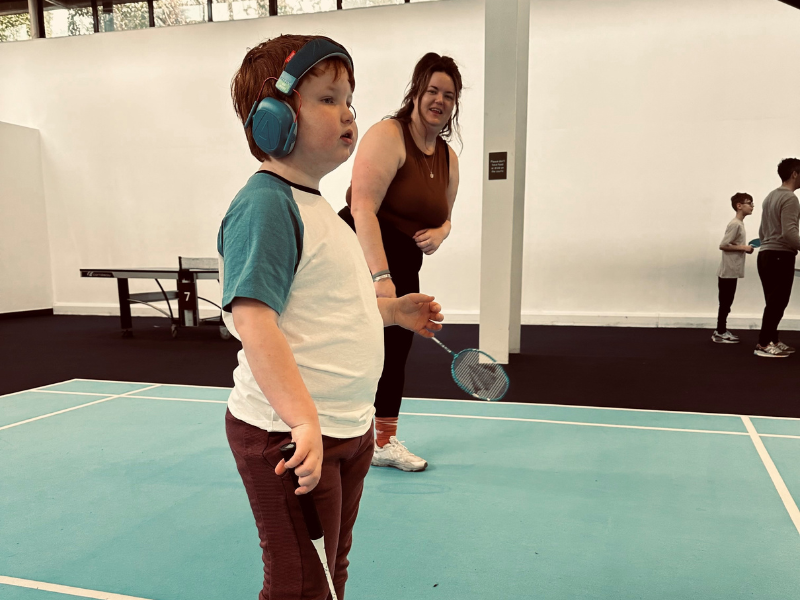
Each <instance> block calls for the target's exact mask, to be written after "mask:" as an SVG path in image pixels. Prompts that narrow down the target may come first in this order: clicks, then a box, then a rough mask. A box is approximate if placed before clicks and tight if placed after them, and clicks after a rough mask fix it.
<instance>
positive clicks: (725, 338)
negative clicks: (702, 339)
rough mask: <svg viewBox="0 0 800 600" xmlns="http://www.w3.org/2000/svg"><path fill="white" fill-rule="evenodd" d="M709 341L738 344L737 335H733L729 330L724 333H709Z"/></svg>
mask: <svg viewBox="0 0 800 600" xmlns="http://www.w3.org/2000/svg"><path fill="white" fill-rule="evenodd" d="M711 341H712V342H714V343H715V344H738V343H739V337H738V336H735V335H733V334H732V333H731V332H730V331H726V332H725V333H717V332H716V331H714V333H712V334H711Z"/></svg>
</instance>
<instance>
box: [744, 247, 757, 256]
mask: <svg viewBox="0 0 800 600" xmlns="http://www.w3.org/2000/svg"><path fill="white" fill-rule="evenodd" d="M753 250H755V248H753V247H752V246H745V252H747V253H748V254H752V253H753Z"/></svg>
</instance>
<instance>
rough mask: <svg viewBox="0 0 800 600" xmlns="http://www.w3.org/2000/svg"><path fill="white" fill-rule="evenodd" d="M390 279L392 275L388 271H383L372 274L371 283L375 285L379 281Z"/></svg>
mask: <svg viewBox="0 0 800 600" xmlns="http://www.w3.org/2000/svg"><path fill="white" fill-rule="evenodd" d="M391 278H392V274H391V273H390V272H389V270H388V269H386V270H384V271H378V272H377V273H373V274H372V282H373V283H377V282H378V281H381V280H383V279H391Z"/></svg>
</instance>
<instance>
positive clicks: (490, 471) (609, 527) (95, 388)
mask: <svg viewBox="0 0 800 600" xmlns="http://www.w3.org/2000/svg"><path fill="white" fill-rule="evenodd" d="M227 394H228V391H227V390H225V389H220V388H202V387H191V386H173V385H158V384H147V383H125V382H107V381H88V380H74V381H69V382H65V383H61V384H57V385H52V386H47V387H44V388H39V389H37V390H31V391H26V392H20V393H17V394H11V395H8V396H4V397H0V456H2V460H0V490H1V493H0V599H2V600H47V599H49V600H67V599H69V598H76V597H78V598H98V599H101V600H128V599H129V598H133V599H147V600H247V599H251V600H256V598H257V594H258V590H259V587H260V583H261V577H262V567H261V558H260V548H259V547H258V538H257V534H256V530H255V525H254V521H253V517H252V514H251V512H250V508H249V505H248V502H247V497H246V495H245V493H244V488H243V486H242V483H241V480H240V479H239V476H238V474H237V472H236V468H235V465H234V462H233V458H232V457H231V454H230V450H229V449H228V446H227V442H226V440H225V433H224V423H223V417H224V413H225V400H226V398H227ZM587 403H588V402H587ZM400 425H401V426H400V434H399V435H400V437H401V439H403V440H405V441H406V443H407V445H408V446H409V447H410V448H411V449H412V450H413V451H414V452H416V453H417V454H420V455H421V456H423V457H425V458H426V459H428V460H429V462H430V464H431V466H430V467H429V469H428V470H427V471H425V472H423V473H402V472H400V471H396V470H392V469H376V468H373V469H372V470H371V471H370V473H369V475H368V477H367V480H366V488H365V493H364V498H363V501H362V504H361V512H360V515H359V519H358V522H357V524H356V531H355V542H354V547H353V551H352V553H351V555H350V558H351V568H350V581H349V582H348V587H347V595H346V597H347V599H348V600H389V599H396V600H422V599H427V598H437V599H441V600H472V599H474V600H494V599H503V600H506V599H520V598H537V599H547V600H562V599H564V600H567V599H570V600H574V599H583V598H586V599H589V598H591V599H608V600H612V599H613V600H628V599H630V600H633V599H651V598H652V599H656V598H664V599H678V598H681V599H682V598H703V599H704V600H709V599H720V600H723V599H724V600H730V599H732V598H759V599H760V600H768V599H776V600H777V599H779V598H780V599H781V600H785V599H786V598H791V597H795V596H796V595H797V590H798V589H800V569H798V564H800V533H799V532H798V527H800V513H798V511H797V507H796V505H795V503H794V500H793V497H797V495H798V494H800V421H798V420H792V419H773V418H760V417H740V416H736V415H707V414H690V413H662V412H655V411H631V410H614V409H597V408H591V407H586V408H583V407H566V406H547V405H534V404H502V403H500V404H488V403H481V402H464V401H449V400H420V399H407V400H404V402H403V417H402V418H401V420H400ZM748 426H749V427H750V430H749V431H748ZM759 450H760V452H759ZM35 588H39V589H35Z"/></svg>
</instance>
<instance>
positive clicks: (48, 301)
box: [0, 123, 53, 314]
mask: <svg viewBox="0 0 800 600" xmlns="http://www.w3.org/2000/svg"><path fill="white" fill-rule="evenodd" d="M0 215H2V216H1V217H0V314H2V313H13V312H19V311H26V310H40V309H46V308H52V307H53V286H52V273H51V271H50V246H49V242H48V235H47V218H46V216H45V204H44V191H43V189H42V158H41V153H40V149H39V132H38V131H36V130H35V129H29V128H27V127H19V126H16V125H10V124H8V123H0Z"/></svg>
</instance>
